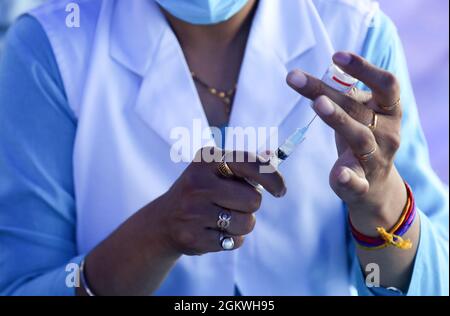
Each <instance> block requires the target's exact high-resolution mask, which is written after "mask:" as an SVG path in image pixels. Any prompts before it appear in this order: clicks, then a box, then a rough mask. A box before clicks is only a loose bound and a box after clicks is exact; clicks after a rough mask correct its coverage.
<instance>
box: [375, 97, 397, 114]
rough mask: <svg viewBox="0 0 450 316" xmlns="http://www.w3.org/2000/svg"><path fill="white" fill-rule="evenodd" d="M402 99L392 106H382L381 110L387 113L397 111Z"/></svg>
mask: <svg viewBox="0 0 450 316" xmlns="http://www.w3.org/2000/svg"><path fill="white" fill-rule="evenodd" d="M400 101H401V100H400V98H398V99H397V101H395V102H394V103H392V104H391V105H388V106H386V105H383V104H380V108H382V109H383V110H385V111H392V110H393V109H395V108H396V107H398V106H399V105H400Z"/></svg>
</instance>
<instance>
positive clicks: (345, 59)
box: [333, 52, 352, 66]
mask: <svg viewBox="0 0 450 316" xmlns="http://www.w3.org/2000/svg"><path fill="white" fill-rule="evenodd" d="M333 60H334V61H335V62H336V63H337V64H339V65H342V66H345V65H348V64H350V62H351V61H352V55H350V54H349V53H345V52H338V53H336V54H334V56H333Z"/></svg>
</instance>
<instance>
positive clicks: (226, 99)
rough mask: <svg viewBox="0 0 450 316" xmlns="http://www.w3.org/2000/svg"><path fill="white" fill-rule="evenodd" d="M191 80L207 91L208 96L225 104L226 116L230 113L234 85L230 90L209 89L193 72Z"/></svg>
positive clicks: (234, 89) (234, 91)
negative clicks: (210, 95)
mask: <svg viewBox="0 0 450 316" xmlns="http://www.w3.org/2000/svg"><path fill="white" fill-rule="evenodd" d="M191 75H192V78H193V79H194V80H195V81H196V82H197V83H199V84H200V85H201V86H203V87H204V88H205V89H206V90H208V92H209V93H210V94H212V95H213V96H215V97H217V98H219V99H220V100H221V101H222V102H223V104H225V106H226V111H227V114H230V112H231V100H232V99H233V96H234V94H235V93H236V88H237V86H236V84H235V85H234V87H233V88H232V89H230V90H228V91H227V90H220V89H217V88H214V87H211V86H210V85H208V84H207V83H206V82H204V81H203V80H201V79H200V78H199V77H198V76H197V74H196V73H195V72H193V71H192V72H191Z"/></svg>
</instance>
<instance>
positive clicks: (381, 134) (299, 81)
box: [288, 53, 407, 236]
mask: <svg viewBox="0 0 450 316" xmlns="http://www.w3.org/2000/svg"><path fill="white" fill-rule="evenodd" d="M333 59H334V62H335V63H336V64H337V65H338V66H340V67H341V68H342V69H343V70H344V71H345V72H346V73H348V74H349V75H351V76H353V77H355V78H357V79H359V80H360V81H362V82H363V83H364V84H365V85H366V86H368V87H369V88H370V89H371V91H372V92H371V93H369V92H363V91H360V90H357V89H354V90H353V91H352V92H351V93H349V94H348V95H344V94H342V93H340V92H338V91H336V90H334V89H332V88H330V87H329V86H327V85H326V84H324V83H323V82H322V81H321V80H319V79H316V78H314V77H312V76H310V75H307V74H304V73H302V72H300V71H294V72H292V73H291V74H290V75H289V76H288V83H289V84H290V86H291V87H293V88H294V89H295V90H296V91H298V92H299V93H300V94H302V95H303V96H305V97H307V98H309V99H311V100H314V105H313V107H314V110H315V111H316V112H317V114H318V115H319V116H320V117H321V118H322V120H323V121H324V122H325V123H326V124H328V125H329V126H330V127H331V128H333V129H334V130H335V132H336V144H337V150H338V156H339V158H338V160H337V161H336V163H335V165H334V167H333V169H332V170H331V173H330V185H331V187H332V188H333V190H334V191H335V192H336V194H337V195H338V196H339V197H340V198H341V199H342V200H343V201H345V202H346V204H347V205H348V207H349V211H350V216H351V218H352V221H353V223H354V225H355V226H356V227H357V228H358V230H360V231H361V232H363V233H365V234H367V235H372V236H376V235H377V233H376V230H375V227H376V226H383V227H386V228H387V229H388V228H390V227H392V226H393V225H394V224H395V223H396V221H397V220H398V218H399V217H400V214H401V212H402V210H403V207H404V205H405V203H406V199H407V197H406V190H405V185H404V183H403V181H402V179H401V177H400V176H399V174H398V172H397V170H396V168H395V166H394V164H393V161H394V157H395V154H396V152H397V150H398V148H399V146H400V127H401V118H402V110H401V106H400V87H399V83H398V81H397V79H396V77H395V76H394V75H393V74H391V73H389V72H387V71H384V70H382V69H379V68H377V67H375V66H373V65H371V64H369V63H368V62H367V61H366V60H364V59H363V58H361V57H359V56H356V55H353V54H349V53H337V54H335V55H334V57H333ZM330 150H331V149H330Z"/></svg>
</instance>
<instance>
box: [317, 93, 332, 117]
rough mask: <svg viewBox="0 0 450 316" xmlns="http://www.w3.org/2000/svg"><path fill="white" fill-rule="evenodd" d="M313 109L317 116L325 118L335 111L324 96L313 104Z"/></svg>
mask: <svg viewBox="0 0 450 316" xmlns="http://www.w3.org/2000/svg"><path fill="white" fill-rule="evenodd" d="M314 108H315V110H316V111H317V112H319V114H322V115H327V116H328V115H331V114H333V113H334V111H335V108H334V105H333V104H332V103H331V101H330V100H328V98H327V97H325V96H320V97H319V98H317V100H316V102H314Z"/></svg>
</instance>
